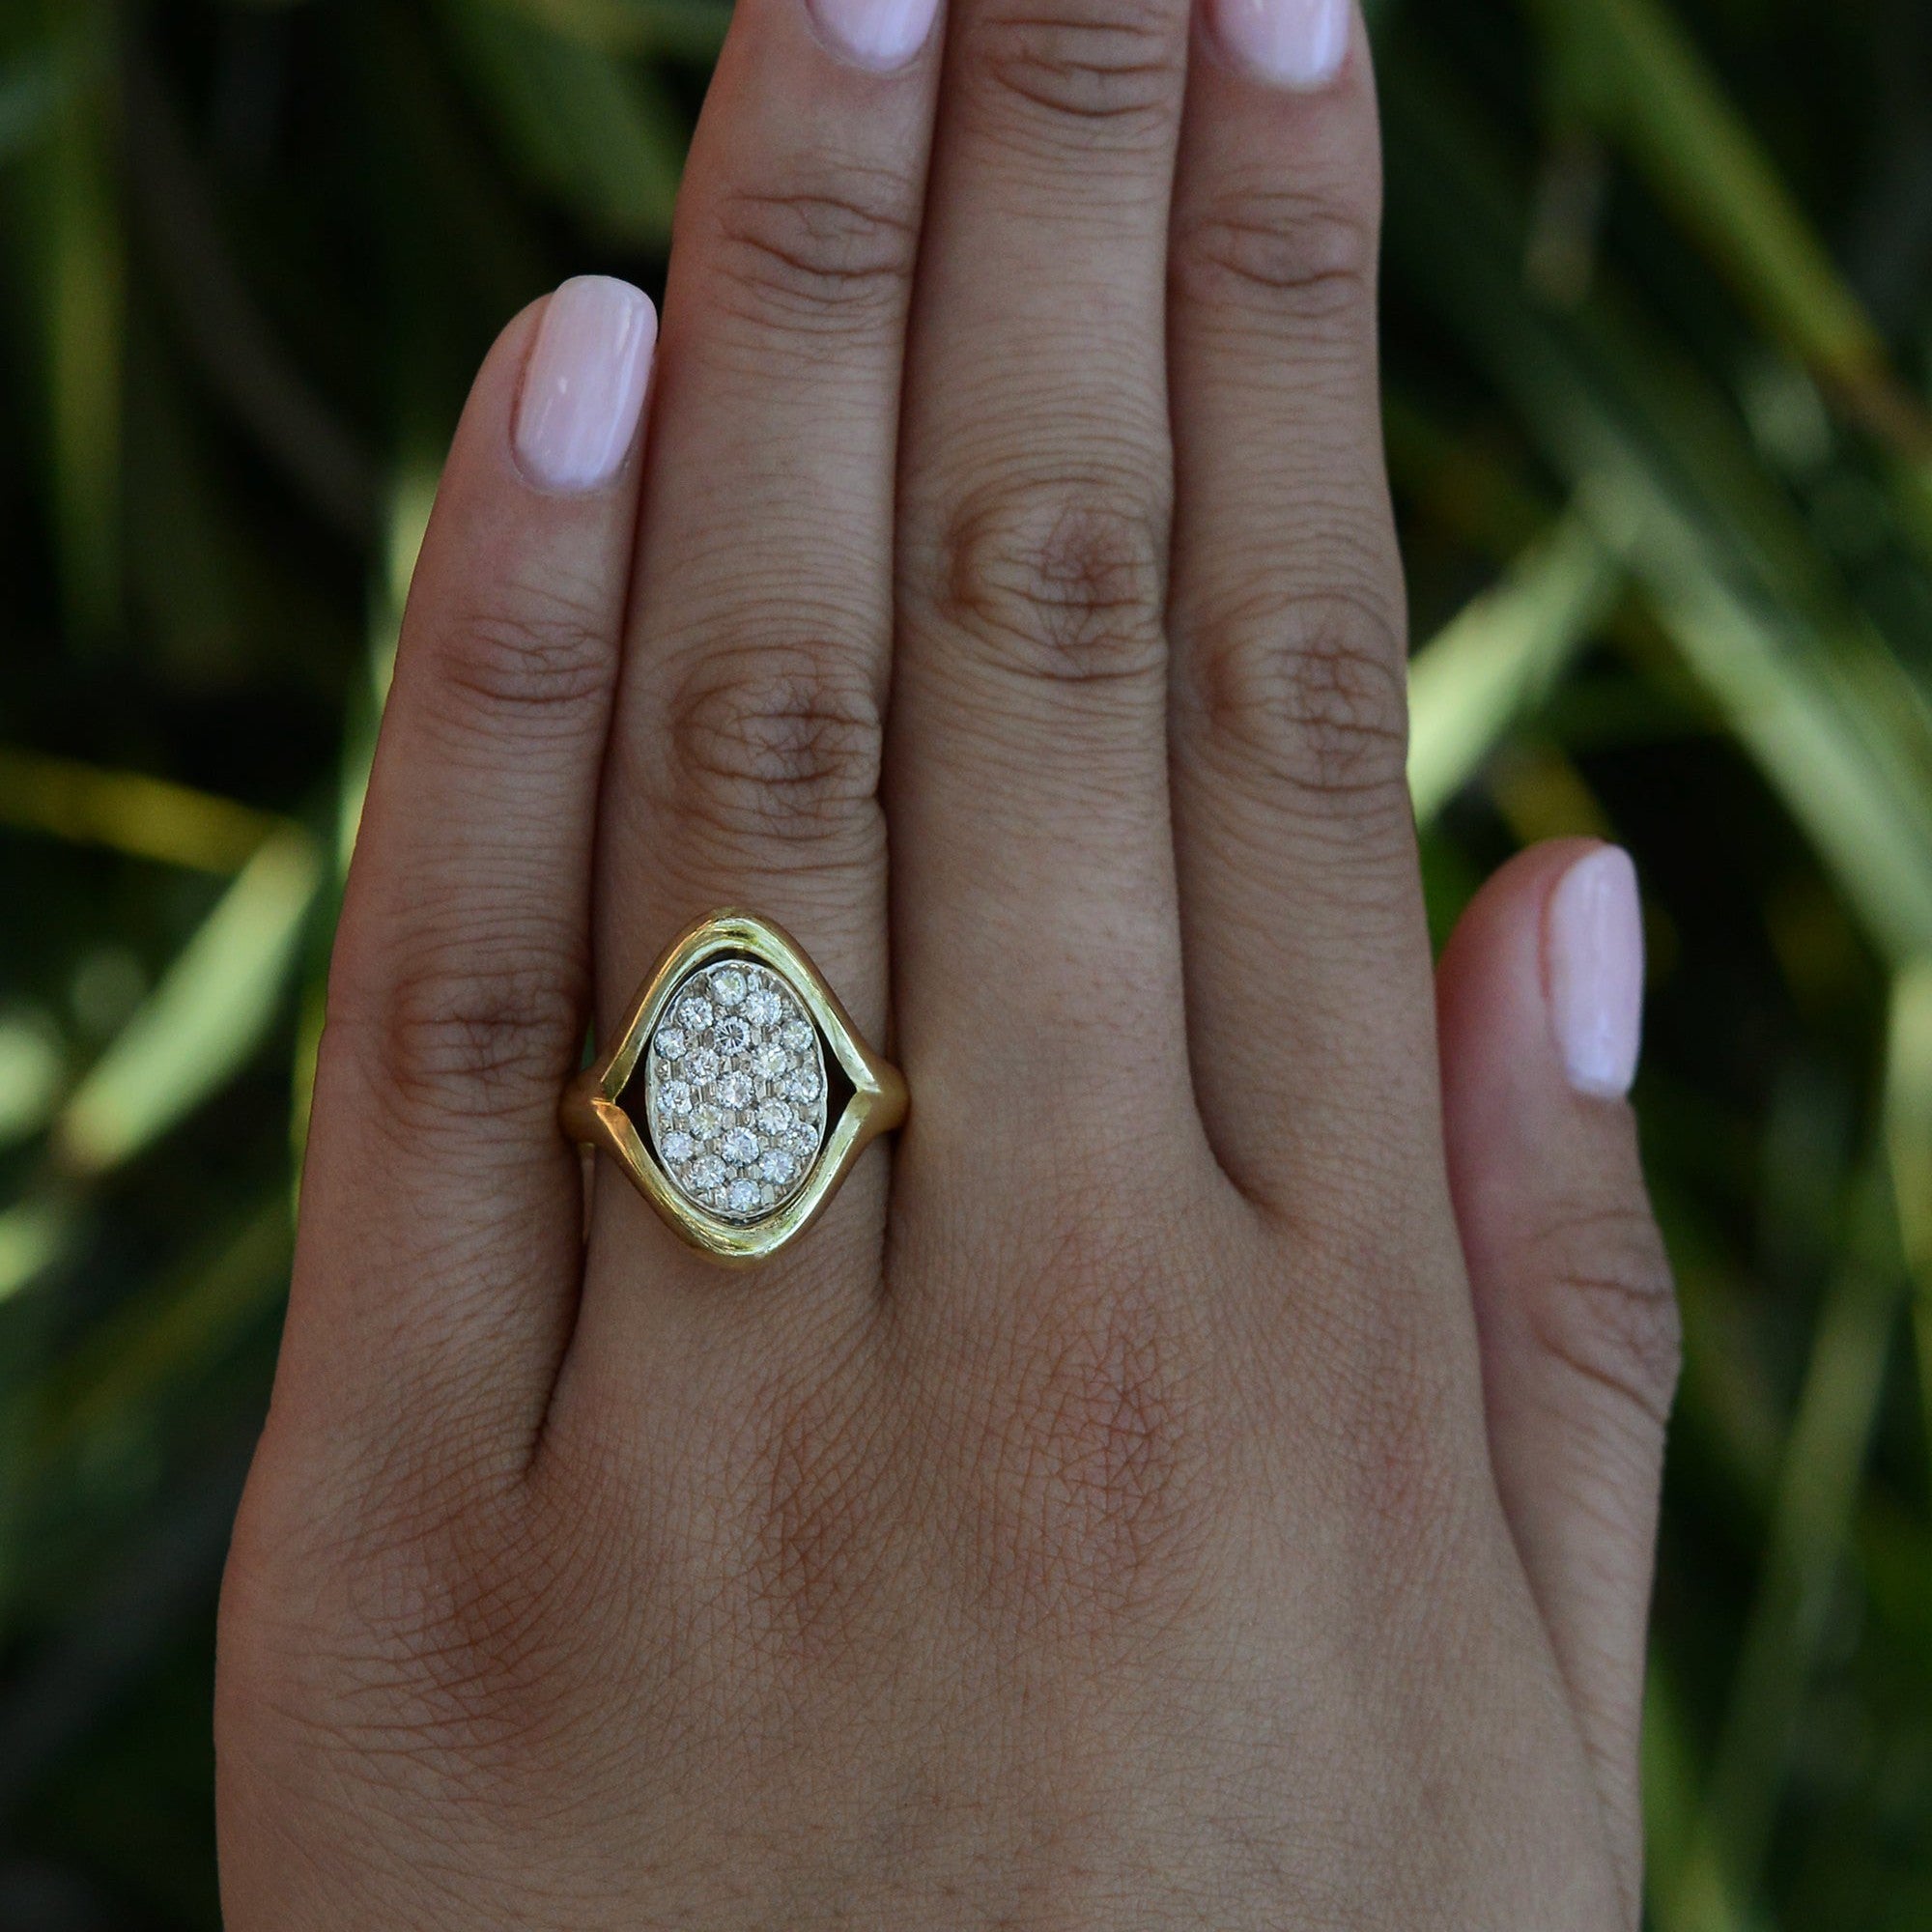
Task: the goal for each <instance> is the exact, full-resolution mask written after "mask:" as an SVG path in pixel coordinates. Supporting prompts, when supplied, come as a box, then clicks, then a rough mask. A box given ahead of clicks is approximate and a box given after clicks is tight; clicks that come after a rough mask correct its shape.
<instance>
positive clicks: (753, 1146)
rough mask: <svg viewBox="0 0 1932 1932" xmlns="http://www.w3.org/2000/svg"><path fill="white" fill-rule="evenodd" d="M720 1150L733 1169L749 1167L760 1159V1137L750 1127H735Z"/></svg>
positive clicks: (722, 1143) (723, 1141)
mask: <svg viewBox="0 0 1932 1932" xmlns="http://www.w3.org/2000/svg"><path fill="white" fill-rule="evenodd" d="M719 1149H720V1151H722V1152H723V1153H724V1155H725V1159H726V1160H728V1161H729V1162H730V1163H731V1165H732V1166H733V1167H749V1166H751V1164H752V1163H753V1161H754V1160H756V1159H757V1157H758V1137H757V1135H756V1134H754V1133H753V1132H752V1130H751V1129H750V1128H749V1127H733V1128H732V1129H731V1131H730V1132H729V1133H728V1134H726V1135H725V1138H724V1139H723V1140H722V1141H721V1142H720V1143H719Z"/></svg>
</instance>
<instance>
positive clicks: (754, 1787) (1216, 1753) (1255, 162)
mask: <svg viewBox="0 0 1932 1932" xmlns="http://www.w3.org/2000/svg"><path fill="white" fill-rule="evenodd" d="M923 6H924V7H925V8H926V9H927V10H929V6H930V0H814V9H815V11H808V7H807V5H806V4H805V0H739V6H738V9H737V15H736V19H735V21H734V23H733V26H732V29H731V36H730V44H729V46H728V48H727V49H726V52H725V58H724V62H723V65H722V67H721V69H720V71H719V74H718V78H717V81H716V84H715V86H714V88H713V91H712V97H711V99H710V102H709V104H708V106H707V108H706V110H705V115H704V120H703V125H702V128H700V131H699V135H698V139H697V143H696V150H695V152H694V154H693V156H692V160H691V167H690V174H689V178H688V181H687V184H686V187H685V191H684V196H683V200H682V203H681V206H680V210H679V216H678V225H677V240H676V247H675V256H674V262H673V267H672V270H671V281H670V291H669V297H668V305H667V321H666V329H665V335H664V340H663V344H662V353H661V355H659V356H658V358H657V367H656V375H655V380H654V382H652V384H651V389H652V398H651V406H650V409H649V411H648V415H649V429H648V436H647V438H646V437H644V436H643V434H642V432H641V431H640V430H639V421H640V415H641V413H642V404H643V400H644V392H645V386H646V377H647V373H648V371H649V367H650V361H651V339H650V338H651V317H650V314H649V310H648V307H647V305H645V304H644V302H643V300H642V298H640V297H638V296H636V295H635V294H634V293H633V292H630V291H628V290H625V289H623V288H622V287H621V286H620V285H617V284H612V283H601V282H588V283H575V284H571V285H569V286H567V287H566V288H565V289H564V290H563V291H561V292H560V293H559V294H558V295H556V296H554V297H553V298H551V300H550V302H549V303H548V305H547V306H545V307H542V308H540V309H537V310H534V311H532V312H531V313H529V314H526V315H525V316H523V317H521V318H520V319H519V320H518V321H517V322H515V323H514V324H513V325H512V326H511V327H510V328H509V330H508V331H507V333H506V334H505V336H504V337H503V340H502V341H501V343H500V344H499V345H498V347H497V351H496V352H495V354H494V355H492V356H491V358H490V360H489V362H488V363H487V365H486V366H485V368H484V370H483V373H482V375H481V377H480V379H479V381H478V384H477V386H476V390H475V393H474V396H473V398H472V400H471V403H470V406H469V412H468V413H467V415H466V417H465V419H464V423H463V427H462V431H461V433H460V435H459V437H458V440H457V443H456V447H455V450H454V452H453V454H452V456H451V459H450V465H449V469H448V473H447V475H446V477H445V480H444V483H443V488H442V493H441V497H440V503H439V506H438V510H437V514H436V518H435V522H434V524H433V526H432V528H431V530H430V533H429V537H428V541H427V543H426V545H425V548H424V552H423V556H422V562H421V567H420V569H419V572H418V577H417V582H416V586H415V591H414V595H413V597H412V601H411V605H410V611H409V617H408V622H407V625H406V627H405V636H404V639H403V646H402V652H401V657H400V662H399V664H398V667H397V674H396V683H395V690H394V695H393V697H392V699H391V702H390V707H389V714H388V719H387V723H386V725H385V728H384V739H383V747H382V753H381V756H380V758H379V760H378V766H377V771H376V777H375V782H374V786H373V788H372V791H371V793H370V797H369V802H368V810H367V815H366V818H365V821H364V824H363V828H362V836H361V840H360V845H359V849H358V852H357V856H356V861H355V874H354V879H353V882H352V888H351V892H350V896H349V904H348V908H347V911H346V915H345V919H344V923H343V927H342V935H341V940H340V943H339V946H338V950H337V956H336V963H335V970H334V975H333V979H332V981H331V987H330V1017H329V1025H328V1030H327V1038H326V1041H325V1046H324V1052H323V1057H322V1064H321V1067H320V1071H319V1075H318V1087H317V1094H316V1105H315V1118H314V1131H313V1138H312V1143H311V1151H310V1157H309V1162H308V1171H307V1177H306V1183H305V1190H304V1196H303V1203H302V1230H301V1240H300V1250H299V1258H298V1268H297V1277H296V1283H295V1289H294V1294H293V1299H292V1303H291V1307H290V1314H289V1325H288V1333H287V1341H286V1347H285V1350H284V1355H283V1361H282V1365H281V1371H280V1376H279V1379H278V1382H277V1386H276V1391H275V1402H274V1408H273V1413H272V1415H271V1417H270V1424H269V1428H268V1433H267V1435H266V1437H265V1439H264V1441H263V1445H262V1449H261V1453H260V1456H259V1459H258V1461H257V1463H256V1468H255V1472H254V1477H253V1480H252V1482H251V1484H250V1487H249V1491H248V1496H247V1501H246V1505H245V1507H244V1509H243V1512H242V1517H241V1522H240V1524H239V1526H238V1530H237V1540H236V1545H235V1553H234V1558H233V1561H232V1564H231V1567H230V1572H229V1577H228V1584H227V1592H226V1597H225V1600H224V1605H223V1623H222V1654H221V1670H220V1696H219V1715H218V1728H219V1746H220V1759H221V1830H222V1850H223V1863H224V1891H225V1897H226V1904H227V1910H228V1922H229V1923H230V1925H231V1926H232V1927H234V1928H235V1932H252V1928H259V1927H270V1926H274V1927H311V1926H312V1927H328V1928H331V1932H339V1928H343V1927H348V1926H355V1927H357V1928H363V1927H367V1928H386V1927H396V1928H401V1927H408V1928H412V1932H430V1928H440V1927H452V1928H454V1927H462V1928H465V1932H473V1928H477V1927H483V1926H497V1925H501V1926H510V1925H516V1926H541V1927H556V1928H566V1927H567V1928H572V1929H573V1932H577V1929H578V1928H596V1927H619V1926H621V1927H625V1928H640V1927H663V1928H678V1932H690V1928H699V1927H702V1928H726V1927H734V1928H735V1927H747V1928H749V1927H784V1928H788V1932H794V1929H795V1928H810V1927H831V1926H867V1927H893V1928H898V1927H912V1926H918V1927H932V1928H946V1927H961V1928H964V1927H975V1928H978V1927H990V1926H1011V1927H1026V1928H1042V1932H1043V1929H1044V1928H1055V1932H1085V1928H1098V1927H1103V1926H1104V1927H1107V1928H1109V1929H1110V1932H1113V1928H1123V1927H1149V1928H1151V1927H1181V1926H1186V1927H1210V1928H1214V1932H1242V1928H1262V1927H1267V1928H1283V1927H1296V1928H1302V1927H1306V1928H1316V1927H1321V1928H1341V1927H1345V1926H1346V1927H1378V1928H1380V1927H1388V1928H1395V1927H1403V1928H1410V1927H1416V1926H1422V1925H1428V1926H1438V1925H1439V1926H1455V1927H1459V1928H1473V1927H1479V1926H1480V1927H1496V1928H1504V1927H1507V1928H1516V1929H1517V1932H1526V1928H1530V1927H1535V1928H1537V1932H1558V1928H1573V1927H1574V1928H1584V1927H1587V1928H1592V1932H1608V1928H1612V1927H1617V1926H1634V1924H1635V1923H1636V1919H1637V1900H1638V1891H1639V1843H1638V1825H1637V1811H1636V1804H1635V1795H1634V1786H1635V1757H1636V1731H1637V1714H1638V1705H1639V1699H1640V1690H1641V1669H1642V1648H1643V1642H1642V1640H1643V1629H1644V1615H1645V1600H1646V1594H1647V1588H1648V1578H1649V1568H1650V1560H1651V1544H1652V1533H1653V1522H1654V1513H1655V1497H1656V1486H1657V1473H1658V1460H1659V1454H1660V1449H1661V1444H1662V1430H1663V1418H1664V1412H1665V1408H1666V1406H1667V1402H1668V1397H1669V1393H1670V1388H1671V1383H1672V1378H1673V1374H1674V1367H1675V1346H1674V1332H1673V1326H1672V1313H1671V1299H1670V1294H1669V1290H1668V1285H1667V1280H1666V1275H1665V1270H1664V1265H1663V1262H1662V1257H1661V1253H1660V1249H1659V1244H1658V1240H1657V1236H1656V1233H1655V1230H1654V1227H1653V1224H1652V1221H1651V1218H1650V1215H1649V1212H1648V1209H1647V1208H1646V1206H1645V1203H1644V1197H1643V1190H1642V1185H1641V1180H1640V1178H1639V1174H1638V1168H1637V1161H1636V1156H1635V1152H1634V1136H1633V1132H1632V1123H1631V1120H1630V1116H1629V1113H1628V1111H1627V1109H1626V1108H1625V1106H1624V1105H1623V1104H1622V1095H1623V1094H1624V1092H1625V1090H1626V1088H1627V1087H1628V1085H1629V1080H1630V1075H1631V1072H1632V1068H1633V1065H1634V1057H1635V1049H1636V1008H1637V999H1638V990H1639V981H1640V978H1641V964H1640V939H1639V934H1638V927H1637V913H1636V903H1635V893H1634V880H1633V878H1632V875H1631V873H1630V869H1629V867H1628V863H1627V862H1626V861H1625V860H1624V859H1623V858H1622V857H1621V855H1620V854H1617V853H1615V852H1611V851H1607V850H1605V849H1603V848H1600V847H1592V846H1588V845H1582V844H1578V845H1574V846H1561V847H1553V848H1548V849H1544V850H1541V851H1537V852H1534V853H1531V854H1529V855H1527V856H1526V857H1525V858H1523V859H1521V860H1520V861H1518V862H1517V863H1516V864H1515V865H1514V866H1512V867H1510V868H1509V869H1508V870H1507V871H1506V872H1505V873H1504V874H1503V875H1502V876H1501V877H1500V878H1498V879H1497V880H1496V881H1495V882H1494V883H1493V884H1492V886H1491V887H1490V889H1489V890H1488V891H1487V892H1486V893H1485V894H1484V895H1483V896H1482V898H1481V899H1480V900H1479V901H1478V903H1477V904H1476V906H1475V908H1474V909H1473V910H1472V911H1471V913H1470V914H1469V916H1468V918H1467V920H1466V921H1465V922H1464V924H1463V929H1462V931H1461V932H1460V933H1459V935H1458V936H1457V939H1456V941H1455V943H1454V945H1453V947H1452V948H1451V951H1450V953H1449V955H1448V958H1447V959H1446V960H1445V962H1444V964H1443V966H1442V968H1441V970H1440V971H1439V973H1436V974H1435V975H1432V971H1431V961H1430V957H1429V948H1428V942H1427V937H1426V934H1425V930H1424V923H1423V917H1422V906H1421V895H1420V891H1419V887H1418V880H1417V867H1416V853H1415V841H1414V838H1413V834H1412V828H1411V822H1410V817H1409V811H1408V805H1407V799H1406V791H1405V786H1404V643H1403V591H1402V582H1401V578H1400V574H1399V570H1398V563H1397V557H1396V552H1395V546H1394V542H1393V537H1392V533H1391V527H1390V518H1389V509H1388V502H1387V497H1386V490H1385V484H1384V480H1383V472H1382V460H1381V452H1380V443H1379V434H1378V417H1377V372H1376V356H1375V258H1376V226H1377V192H1378V189H1377V177H1378V170H1377V134H1376V126H1375V116H1374V108H1373V100H1372V90H1371V82H1370V74H1369V60H1368V55H1367V51H1366V47H1365V45H1364V43H1363V42H1362V39H1361V33H1360V27H1359V24H1358V23H1355V22H1353V21H1352V20H1351V19H1350V16H1349V15H1348V14H1347V13H1346V12H1344V11H1342V10H1341V8H1340V6H1339V0H1212V4H1211V5H1210V8H1209V12H1208V16H1207V17H1206V18H1203V19H1197V20H1193V21H1190V19H1189V17H1188V14H1187V7H1186V0H955V3H954V6H953V11H952V17H951V19H950V20H949V21H948V22H947V24H946V27H945V30H944V34H943V36H942V35H941V33H940V32H939V31H938V30H937V29H936V28H935V27H934V26H933V25H932V23H931V21H930V19H929V17H928V16H927V13H926V12H923ZM942 38H943V39H944V43H945V45H944V60H943V78H942V58H941V48H940V41H941V39H942ZM889 693H890V705H889V704H888V696H889ZM889 835H890V841H889ZM889 842H890V848H891V866H890V875H889V869H888V863H887V859H888V843H889ZM593 854H594V863H593ZM727 904H737V905H746V906H751V907H753V908H756V909H757V910H759V911H762V912H765V913H768V914H770V915H771V916H772V917H774V918H776V919H778V920H780V921H781V922H782V923H784V924H786V925H787V926H788V927H790V928H791V930H792V931H793V932H795V933H796V934H797V935H798V936H799V938H800V939H801V940H802V941H803V942H804V943H805V945H806V946H807V947H808V948H809V949H810V952H812V953H813V955H814V956H815V957H816V959H817V961H818V963H819V964H820V965H821V967H823V969H824V970H825V972H826V974H827V977H828V978H829V979H830V980H831V981H832V983H833V984H834V985H835V986H836V987H837V988H838V990H839V992H840V993H841V994H842V995H843V997H844V998H845V1000H846V1002H847V1004H848V1005H849V1006H850V1007H851V1008H852V1009H853V1011H854V1014H855V1016H856V1017H857V1019H858V1020H859V1022H860V1024H861V1025H862V1027H863V1028H864V1029H865V1030H866V1031H867V1032H868V1033H869V1034H870V1035H871V1036H872V1037H875V1038H881V1039H885V1038H887V1037H889V1036H890V1037H891V1040H892V1044H893V1046H894V1050H895V1057H896V1058H897V1059H898V1060H899V1061H900V1063H901V1064H902V1065H903V1066H904V1068H905V1070H906V1073H907V1076H908V1079H909V1081H910V1085H911V1090H912V1094H913V1115H912V1120H911V1122H910V1124H909V1126H908V1127H907V1129H906V1131H905V1132H904V1133H903V1135H902V1136H901V1137H900V1138H899V1139H898V1140H897V1142H896V1143H895V1144H893V1145H891V1146H890V1147H888V1146H880V1147H877V1148H874V1149H873V1150H872V1151H870V1152H869V1153H868V1154H867V1156H866V1157H865V1159H864V1161H863V1162H862V1163H861V1165H860V1167H859V1169H858V1170H857V1172H856V1173H855V1175H854V1177H853V1179H852V1180H851V1182H850V1184H848V1185H847V1186H846V1188H845V1189H844V1190H843V1192H842V1193H841V1194H840V1195H839V1197H838V1200H837V1201H836V1202H835V1203H834V1205H833V1207H832V1208H831V1210H830V1211H829V1213H828V1214H827V1216H826V1218H825V1219H824V1220H823V1221H822V1222H821V1223H820V1224H819V1226H818V1227H817V1228H816V1229H815V1230H814V1231H813V1233H812V1234H811V1235H810V1236H809V1237H808V1238H806V1239H805V1240H804V1241H802V1242H800V1243H799V1244H798V1245H797V1246H796V1247H794V1248H792V1249H790V1250H788V1251H787V1252H785V1253H784V1254H783V1255H782V1256H781V1257H780V1258H779V1259H778V1260H776V1261H775V1262H773V1263H772V1264H769V1265H767V1266H766V1267H765V1268H763V1269H762V1270H760V1271H757V1272H754V1273H752V1274H748V1275H733V1274H725V1273H721V1272H719V1271H717V1270H715V1269H714V1268H713V1267H711V1266H710V1265H708V1264H705V1263H704V1262H703V1261H701V1260H699V1259H697V1258H696V1257H695V1256H694V1255H692V1254H691V1253H689V1252H688V1251H686V1250H685V1249H684V1248H682V1247H681V1246H679V1245H678V1243H677V1242H676V1241H675V1240H674V1239H673V1238H672V1236H670V1235H669V1233H668V1231H667V1230H666V1229H665V1228H664V1227H663V1226H662V1225H660V1223H659V1222H658V1221H657V1220H656V1219H655V1218H654V1217H653V1215H652V1214H651V1212H650V1210H649V1208H647V1207H646V1205H645V1204H644V1203H643V1202H642V1201H641V1200H640V1199H639V1198H638V1197H637V1196H636V1195H634V1194H633V1193H632V1192H631V1190H630V1189H629V1188H628V1187H626V1186H625V1185H624V1184H623V1183H622V1180H621V1179H620V1178H619V1177H618V1176H617V1175H616V1173H615V1172H614V1170H611V1171H605V1172H602V1173H600V1174H599V1175H598V1176H597V1178H596V1185H595V1188H594V1194H593V1197H592V1200H591V1205H590V1208H589V1210H588V1215H587V1222H586V1215H585V1209H584V1194H583V1186H582V1172H581V1168H580V1163H579V1159H578V1156H577V1154H576V1153H575V1151H573V1150H571V1149H570V1148H569V1147H567V1146H566V1145H565V1144H564V1142H563V1141H562V1139H561V1138H560V1137H559V1134H558V1131H557V1127H556V1120H555V1113H556V1104H557V1098H558V1094H559V1091H560V1089H561V1088H562V1087H563V1085H564V1083H565V1081H566V1080H567V1079H568V1077H569V1076H570V1074H571V1073H572V1071H573V1070H574V1068H575V1066H576V1065H577V1062H578V1059H579V1051H580V1047H581V1044H582V1038H583V1033H584V1026H585V1020H586V1015H587V1013H588V1012H589V1010H590V1009H591V1007H592V1004H593V1001H594V1007H595V1011H596V1013H597V1014H598V1015H599V1017H600V1018H601V1020H602V1022H603V1023H604V1025H605V1026H606V1027H608V1026H610V1025H611V1023H612V1022H613V1020H614V1019H615V1017H616V1016H617V1015H618V1014H619V1013H620V1012H621V1011H622V1009H623V1008H624V1006H625V1004H626V1002H627V1001H628V999H629V996H630V994H631V993H632V990H633V988H634V986H635V984H636V982H637V981H638V980H639V978H640V977H641V976H642V974H643V973H644V971H645V970H646V969H647V968H648V967H649V966H650V964H651V962H652V961H653V959H654V958H655V957H656V956H657V954H658V952H660V950H661V949H662V948H663V947H664V946H665V944H666V943H667V942H668V940H669V939H670V938H671V936H672V935H673V934H674V933H675V932H676V931H677V930H678V929H679V928H680V927H682V926H683V925H684V924H685V923H687V922H688V921H690V920H691V919H692V918H693V917H694V916H696V915H699V914H703V913H705V912H708V911H710V910H712V909H713V908H715V907H718V906H721V905H727Z"/></svg>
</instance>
